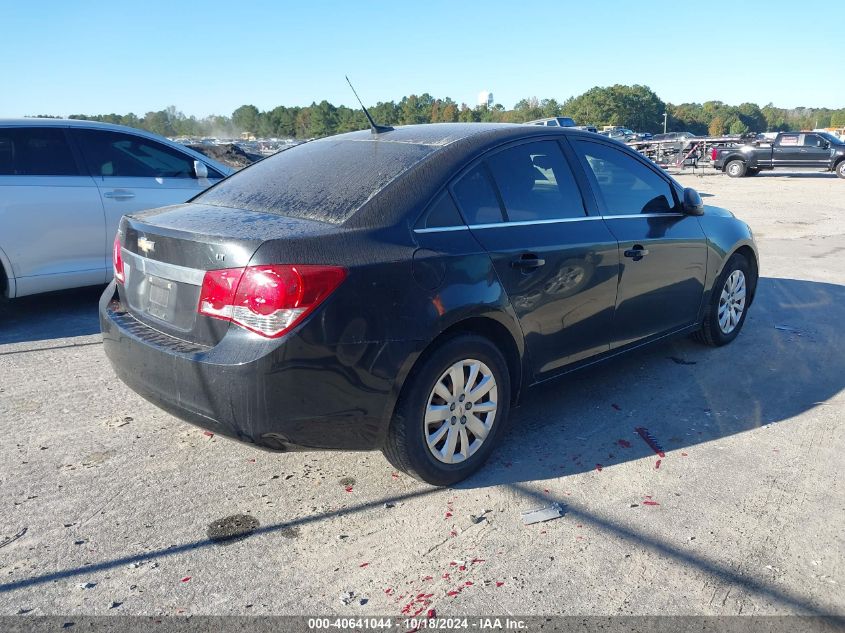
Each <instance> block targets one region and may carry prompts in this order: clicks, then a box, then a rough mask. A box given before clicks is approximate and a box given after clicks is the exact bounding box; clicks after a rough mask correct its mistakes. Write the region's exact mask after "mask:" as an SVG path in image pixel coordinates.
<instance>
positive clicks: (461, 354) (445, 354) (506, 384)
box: [382, 334, 511, 486]
mask: <svg viewBox="0 0 845 633" xmlns="http://www.w3.org/2000/svg"><path fill="white" fill-rule="evenodd" d="M467 359H473V360H478V361H481V362H482V363H484V364H485V365H486V366H487V367H488V368H489V369H490V370H491V372H492V375H493V377H494V379H495V381H496V389H497V392H498V393H497V397H496V406H497V408H496V411H495V415H494V417H493V422H492V426H491V427H490V431H489V433H488V434H487V436H486V437H485V439H484V440H483V442H482V443H481V445H480V446H479V447H478V449H477V450H476V451H475V453H474V454H472V455H470V456H469V457H468V458H467V459H465V460H464V461H462V462H461V463H457V464H447V463H444V462H442V461H439V460H438V459H437V458H435V456H434V455H433V454H432V452H431V450H429V448H428V444H427V442H426V439H425V433H426V428H425V412H426V409H427V407H428V405H429V397H430V396H431V394H432V390H433V389H434V387H435V385H436V384H437V382H438V381H439V380H440V378H441V376H443V374H444V373H445V372H446V371H447V370H448V369H449V368H450V367H452V366H453V365H454V364H455V363H457V362H459V361H462V360H467ZM510 397H511V386H510V375H509V372H508V365H507V362H506V361H505V358H504V356H502V353H501V352H500V351H499V349H498V348H497V347H496V346H495V345H494V344H493V343H491V342H490V341H489V340H488V339H486V338H484V337H482V336H477V335H475V334H457V335H455V336H453V337H450V338H448V339H446V340H444V341H442V342H441V343H440V345H439V346H438V347H437V349H435V350H434V351H432V352H431V353H429V354H428V355H427V356H426V357H425V358H424V359H423V360H422V361H421V363H420V365H418V366H417V367H415V368H414V369H413V371H412V372H411V375H410V376H408V379H407V383H406V384H405V387H404V388H403V390H402V395H401V397H400V399H399V402H398V403H397V405H396V410H395V411H394V414H393V420H392V421H391V424H390V429H389V431H388V436H387V441H386V442H385V445H384V447H383V448H382V452H383V453H384V456H385V457H386V458H387V461H389V462H390V463H391V464H392V465H393V466H394V468H396V469H398V470H401V471H403V472H405V473H408V474H409V475H411V476H412V477H415V478H416V479H419V480H420V481H424V482H426V483H429V484H432V485H435V486H448V485H451V484H454V483H456V482H458V481H461V480H462V479H466V478H467V477H469V476H470V475H471V474H472V473H474V472H475V471H476V470H478V469H479V468H480V467H481V466H482V465H483V464H484V462H485V461H486V460H487V458H488V457H489V456H490V453H491V452H492V451H493V449H494V447H495V444H496V441H497V440H498V438H499V437H501V435H502V433H503V432H504V426H505V424H506V423H507V419H508V413H509V410H510ZM447 423H448V422H447ZM459 424H460V422H459Z"/></svg>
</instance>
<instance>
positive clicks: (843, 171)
mask: <svg viewBox="0 0 845 633" xmlns="http://www.w3.org/2000/svg"><path fill="white" fill-rule="evenodd" d="M834 169H835V170H836V175H837V176H839V177H840V178H845V160H840V161H839V164H838V165H836V167H834Z"/></svg>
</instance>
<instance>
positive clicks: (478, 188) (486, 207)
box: [452, 163, 504, 224]
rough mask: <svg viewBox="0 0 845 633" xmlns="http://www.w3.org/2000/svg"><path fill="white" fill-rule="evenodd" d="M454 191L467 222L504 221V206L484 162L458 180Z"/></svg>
mask: <svg viewBox="0 0 845 633" xmlns="http://www.w3.org/2000/svg"><path fill="white" fill-rule="evenodd" d="M452 191H453V192H454V194H455V200H457V202H458V205H459V206H460V208H461V211H462V212H463V215H464V220H466V223H467V224H494V223H496V222H502V221H504V217H503V216H502V207H501V206H500V205H499V199H498V197H497V196H496V190H495V189H494V188H493V183H492V182H491V181H490V176H489V174H488V173H487V167H486V166H485V165H484V163H481V164H479V165H477V166H476V167H474V168H473V169H472V170H471V171H469V172H468V173H467V174H466V175H465V176H464V177H463V178H461V179H460V180H459V181H458V182H456V183H455V185H454V187H453V188H452Z"/></svg>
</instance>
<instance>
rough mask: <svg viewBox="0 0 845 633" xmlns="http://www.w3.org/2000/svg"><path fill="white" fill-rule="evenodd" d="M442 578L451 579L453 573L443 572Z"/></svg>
mask: <svg viewBox="0 0 845 633" xmlns="http://www.w3.org/2000/svg"><path fill="white" fill-rule="evenodd" d="M441 578H443V580H451V575H450V574H443V575H442V576H441Z"/></svg>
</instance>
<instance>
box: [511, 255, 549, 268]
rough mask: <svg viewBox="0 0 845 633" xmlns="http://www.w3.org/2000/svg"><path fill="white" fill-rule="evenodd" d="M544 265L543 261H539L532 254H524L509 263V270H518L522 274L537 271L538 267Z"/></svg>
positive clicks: (544, 261)
mask: <svg viewBox="0 0 845 633" xmlns="http://www.w3.org/2000/svg"><path fill="white" fill-rule="evenodd" d="M545 263H546V260H545V259H540V258H539V257H537V256H536V255H534V254H533V253H524V254H523V255H521V256H520V257H517V258H516V259H515V260H513V261H512V262H511V268H519V269H520V270H522V271H523V272H530V271H532V270H537V269H538V268H539V267H540V266H543V265H545Z"/></svg>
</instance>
